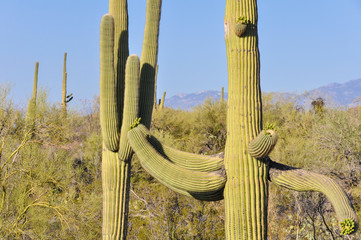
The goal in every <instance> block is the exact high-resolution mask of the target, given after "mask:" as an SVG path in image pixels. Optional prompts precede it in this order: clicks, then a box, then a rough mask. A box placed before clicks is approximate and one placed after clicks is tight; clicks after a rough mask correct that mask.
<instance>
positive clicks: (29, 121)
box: [25, 62, 39, 132]
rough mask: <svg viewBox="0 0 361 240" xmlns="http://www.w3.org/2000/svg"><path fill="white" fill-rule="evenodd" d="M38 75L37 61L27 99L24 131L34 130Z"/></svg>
mask: <svg viewBox="0 0 361 240" xmlns="http://www.w3.org/2000/svg"><path fill="white" fill-rule="evenodd" d="M38 75H39V62H36V63H35V73H34V82H33V95H32V97H31V99H30V100H29V104H28V109H27V112H26V117H25V131H26V132H30V131H33V130H34V127H35V120H36V97H37V93H38Z"/></svg>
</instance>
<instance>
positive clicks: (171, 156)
mask: <svg viewBox="0 0 361 240" xmlns="http://www.w3.org/2000/svg"><path fill="white" fill-rule="evenodd" d="M138 128H139V130H140V131H142V132H143V134H145V135H147V136H148V141H149V143H150V144H151V145H152V147H153V148H155V149H156V150H157V151H158V152H159V153H160V154H161V155H162V156H163V157H164V158H166V159H168V160H169V161H170V162H172V163H174V164H175V165H178V166H180V167H182V168H186V169H189V170H195V171H200V172H212V171H218V170H221V169H222V168H223V155H224V154H223V153H219V154H216V155H211V156H207V155H200V154H194V153H188V152H183V151H180V150H177V149H174V148H171V147H169V146H167V145H165V144H162V143H161V142H160V141H158V139H157V138H156V137H154V136H153V135H151V133H150V131H149V130H148V129H147V128H146V127H145V126H144V125H142V124H140V125H139V126H138Z"/></svg>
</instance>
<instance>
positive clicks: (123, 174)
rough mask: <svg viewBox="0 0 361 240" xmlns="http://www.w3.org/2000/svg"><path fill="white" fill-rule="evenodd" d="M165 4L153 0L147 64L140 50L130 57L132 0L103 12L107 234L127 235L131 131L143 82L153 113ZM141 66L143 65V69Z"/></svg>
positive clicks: (115, 0)
mask: <svg viewBox="0 0 361 240" xmlns="http://www.w3.org/2000/svg"><path fill="white" fill-rule="evenodd" d="M160 7H161V1H160V0H148V1H147V10H146V15H147V17H146V21H147V22H146V27H145V36H144V42H147V44H143V53H144V55H145V57H143V53H142V59H143V60H142V66H140V60H139V58H138V57H137V56H135V55H132V56H129V57H128V55H129V47H128V10H127V1H126V0H110V1H109V14H106V15H104V16H103V18H102V21H101V24H100V122H101V126H102V137H103V162H102V176H103V180H102V181H103V239H126V234H127V218H128V202H129V187H130V166H131V158H132V155H133V151H132V149H131V148H130V146H129V144H128V140H127V132H128V130H129V129H130V128H131V125H132V123H133V122H135V121H137V120H139V111H140V106H142V105H140V103H139V102H141V101H140V99H139V93H140V89H141V88H142V89H143V95H144V94H145V95H146V96H143V98H142V99H143V105H144V107H143V112H144V113H145V115H144V119H145V120H147V119H148V122H149V123H150V119H151V114H152V108H153V104H152V103H153V101H154V99H153V97H154V86H153V89H148V87H149V84H148V85H147V84H146V82H150V83H152V84H154V67H155V65H156V62H157V51H158V32H159V30H158V29H159V19H160ZM149 16H150V17H149ZM157 19H158V20H157ZM147 29H148V30H147ZM154 32H156V38H155V37H154V36H153V35H154V34H153V33H154ZM152 67H153V69H152ZM140 69H142V70H141V72H140ZM149 72H150V73H149ZM151 73H153V75H152V74H151ZM142 76H143V79H142V83H141V82H140V79H141V77H142ZM143 82H144V84H143ZM143 85H145V86H143ZM141 86H142V87H141ZM148 92H150V93H148ZM149 103H151V104H150V109H148V108H147V107H148V105H149ZM142 119H143V115H142Z"/></svg>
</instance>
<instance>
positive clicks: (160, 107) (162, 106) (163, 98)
mask: <svg viewBox="0 0 361 240" xmlns="http://www.w3.org/2000/svg"><path fill="white" fill-rule="evenodd" d="M165 95H166V91H164V92H163V96H162V99H161V100H160V104H159V109H163V108H164V101H165Z"/></svg>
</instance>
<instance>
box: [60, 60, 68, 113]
mask: <svg viewBox="0 0 361 240" xmlns="http://www.w3.org/2000/svg"><path fill="white" fill-rule="evenodd" d="M66 56H67V53H64V63H63V86H62V91H61V110H62V114H63V117H64V118H66V103H67V101H66V80H67V72H66Z"/></svg>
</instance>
